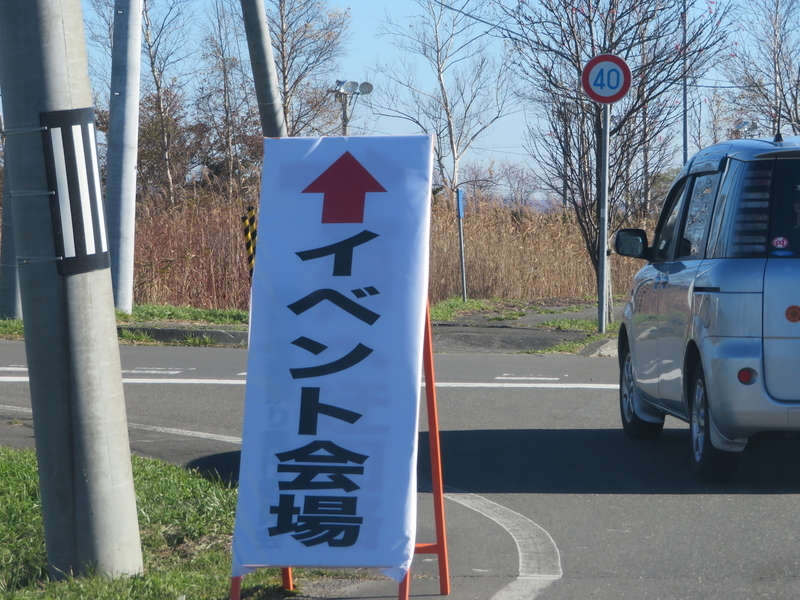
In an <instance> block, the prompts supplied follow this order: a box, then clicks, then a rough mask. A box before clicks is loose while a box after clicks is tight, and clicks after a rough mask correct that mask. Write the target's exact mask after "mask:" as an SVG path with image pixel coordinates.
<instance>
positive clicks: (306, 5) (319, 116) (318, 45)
mask: <svg viewBox="0 0 800 600" xmlns="http://www.w3.org/2000/svg"><path fill="white" fill-rule="evenodd" d="M269 2H270V4H271V8H268V9H267V18H268V20H269V28H270V36H271V38H272V47H273V51H274V53H275V63H276V66H277V71H278V88H279V90H280V94H281V101H282V102H283V115H284V119H285V121H286V126H287V130H288V133H289V135H290V136H299V135H329V134H330V133H331V132H332V131H333V130H334V129H335V128H336V125H337V123H338V112H337V106H336V104H335V103H334V98H333V95H332V94H331V93H329V90H330V87H331V86H332V85H333V79H334V75H333V70H334V68H335V67H336V60H337V59H338V58H339V57H340V56H341V55H342V54H343V52H344V40H345V38H346V36H347V29H348V27H349V24H350V13H349V10H344V11H342V10H339V9H336V8H331V7H329V6H328V5H327V3H326V2H324V1H323V0H269Z"/></svg>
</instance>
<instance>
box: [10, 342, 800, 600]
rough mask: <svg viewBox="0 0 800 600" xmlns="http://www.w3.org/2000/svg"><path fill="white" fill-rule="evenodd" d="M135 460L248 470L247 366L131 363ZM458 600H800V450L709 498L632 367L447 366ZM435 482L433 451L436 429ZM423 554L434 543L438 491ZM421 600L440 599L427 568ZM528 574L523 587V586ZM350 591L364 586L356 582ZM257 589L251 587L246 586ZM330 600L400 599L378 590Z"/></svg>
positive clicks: (442, 390) (456, 358)
mask: <svg viewBox="0 0 800 600" xmlns="http://www.w3.org/2000/svg"><path fill="white" fill-rule="evenodd" d="M121 354H122V362H123V368H124V370H125V373H124V377H125V380H126V385H125V393H126V401H127V404H128V415H129V417H128V418H129V423H130V426H131V445H132V448H133V451H134V452H137V453H140V454H144V455H147V456H154V457H158V458H163V459H165V460H169V461H171V462H175V463H179V464H187V463H192V464H200V465H203V466H209V465H212V466H217V467H218V468H220V469H221V470H224V469H226V468H228V469H230V468H231V466H232V465H235V461H236V457H237V455H236V451H237V450H238V445H237V440H238V436H239V435H240V432H241V415H242V401H243V393H244V386H243V385H242V383H243V381H244V378H245V376H244V372H245V368H246V353H245V351H244V350H242V349H236V348H228V349H214V348H178V347H132V346H122V347H121ZM24 364H25V359H24V348H23V344H22V343H19V342H0V443H3V444H11V445H15V446H25V445H31V444H32V443H33V437H32V429H31V421H30V413H29V412H26V410H27V409H28V407H29V400H28V397H27V393H28V391H27V384H26V383H24V378H25V375H26V374H25V371H24ZM436 376H437V384H438V386H437V392H438V402H439V412H440V420H441V428H442V434H441V441H442V449H443V456H444V476H445V483H446V485H447V486H448V489H449V494H448V497H449V498H450V500H449V501H448V502H447V521H448V541H449V546H450V558H451V572H452V586H453V590H452V594H451V596H450V597H451V598H453V599H455V600H488V599H490V598H493V599H495V600H503V599H505V600H516V599H531V598H537V599H543V600H548V599H563V600H574V599H578V598H601V599H609V600H610V599H614V600H620V599H623V600H624V599H631V600H633V599H636V600H639V599H642V598H660V599H673V598H674V599H695V598H697V599H717V598H719V599H725V600H731V599H734V600H736V599H751V598H778V599H782V598H796V597H800V578H799V576H800V496H798V494H797V492H798V491H800V467H798V465H800V446H799V445H798V443H797V442H796V441H795V440H787V439H776V438H766V437H765V438H760V439H755V440H753V441H752V443H751V446H752V447H750V448H748V451H747V452H746V454H745V455H744V456H743V457H742V464H741V469H740V473H739V476H738V478H737V480H736V482H734V483H733V484H729V485H711V484H702V483H700V482H697V481H696V480H695V479H694V478H693V477H692V475H691V473H690V467H689V458H688V452H689V439H688V429H687V427H686V426H685V425H684V424H683V423H679V422H677V421H674V420H668V422H667V428H666V429H665V431H664V434H663V435H662V437H661V439H659V440H657V441H652V442H638V441H633V440H629V439H627V438H626V437H625V436H624V435H623V434H622V432H621V430H620V427H619V417H618V414H617V392H616V390H615V389H614V386H615V384H616V381H617V367H616V360H615V359H614V358H585V357H582V356H572V355H569V356H567V355H543V356H540V355H519V354H490V355H487V354H479V353H475V352H473V353H471V354H461V353H450V354H437V355H436ZM420 435H421V442H422V443H421V445H420V448H421V457H420V478H421V480H424V479H427V478H429V472H428V469H427V467H426V465H427V460H426V458H427V457H426V452H425V449H426V448H427V446H426V442H427V434H426V433H425V423H424V422H423V423H422V427H421V434H420ZM419 501H420V516H419V527H418V540H419V541H423V542H424V541H433V539H432V538H433V519H432V516H431V509H430V506H431V498H430V495H429V494H427V493H425V492H421V493H420V497H419ZM413 572H414V575H415V579H414V580H413V581H412V586H411V594H412V597H413V596H434V595H437V594H438V591H439V582H438V579H437V568H436V561H435V559H433V558H431V557H425V556H418V557H417V558H416V559H415V563H414V567H413ZM520 575H521V576H520ZM345 583H347V582H345ZM245 586H246V580H245ZM306 591H307V592H309V593H311V594H318V595H322V596H323V597H348V598H390V597H396V594H397V587H396V584H393V583H392V582H389V581H386V580H370V581H367V582H362V583H358V584H349V583H348V584H347V585H345V584H342V586H338V587H325V586H320V587H315V586H311V587H308V588H307V590H306Z"/></svg>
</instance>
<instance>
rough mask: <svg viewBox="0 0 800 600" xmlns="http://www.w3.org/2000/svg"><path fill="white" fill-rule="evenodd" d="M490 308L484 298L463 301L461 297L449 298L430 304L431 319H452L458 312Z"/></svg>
mask: <svg viewBox="0 0 800 600" xmlns="http://www.w3.org/2000/svg"><path fill="white" fill-rule="evenodd" d="M491 308H492V307H491V305H490V304H489V303H487V301H485V300H470V299H467V301H466V302H464V301H463V300H462V299H461V298H450V299H448V300H442V301H441V302H437V303H436V304H433V305H432V306H431V321H452V320H453V319H454V318H455V317H456V316H458V315H459V314H464V313H471V312H476V311H481V310H490V309H491Z"/></svg>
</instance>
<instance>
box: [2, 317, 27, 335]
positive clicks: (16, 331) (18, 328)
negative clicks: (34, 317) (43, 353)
mask: <svg viewBox="0 0 800 600" xmlns="http://www.w3.org/2000/svg"><path fill="white" fill-rule="evenodd" d="M24 338H25V331H24V329H23V327H22V321H21V320H20V319H2V320H0V340H22V339H24Z"/></svg>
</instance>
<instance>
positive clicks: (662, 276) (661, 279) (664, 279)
mask: <svg viewBox="0 0 800 600" xmlns="http://www.w3.org/2000/svg"><path fill="white" fill-rule="evenodd" d="M667 283H669V275H667V274H666V273H659V274H658V275H657V276H656V279H655V287H658V286H659V284H660V285H661V287H662V288H665V287H667Z"/></svg>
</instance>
